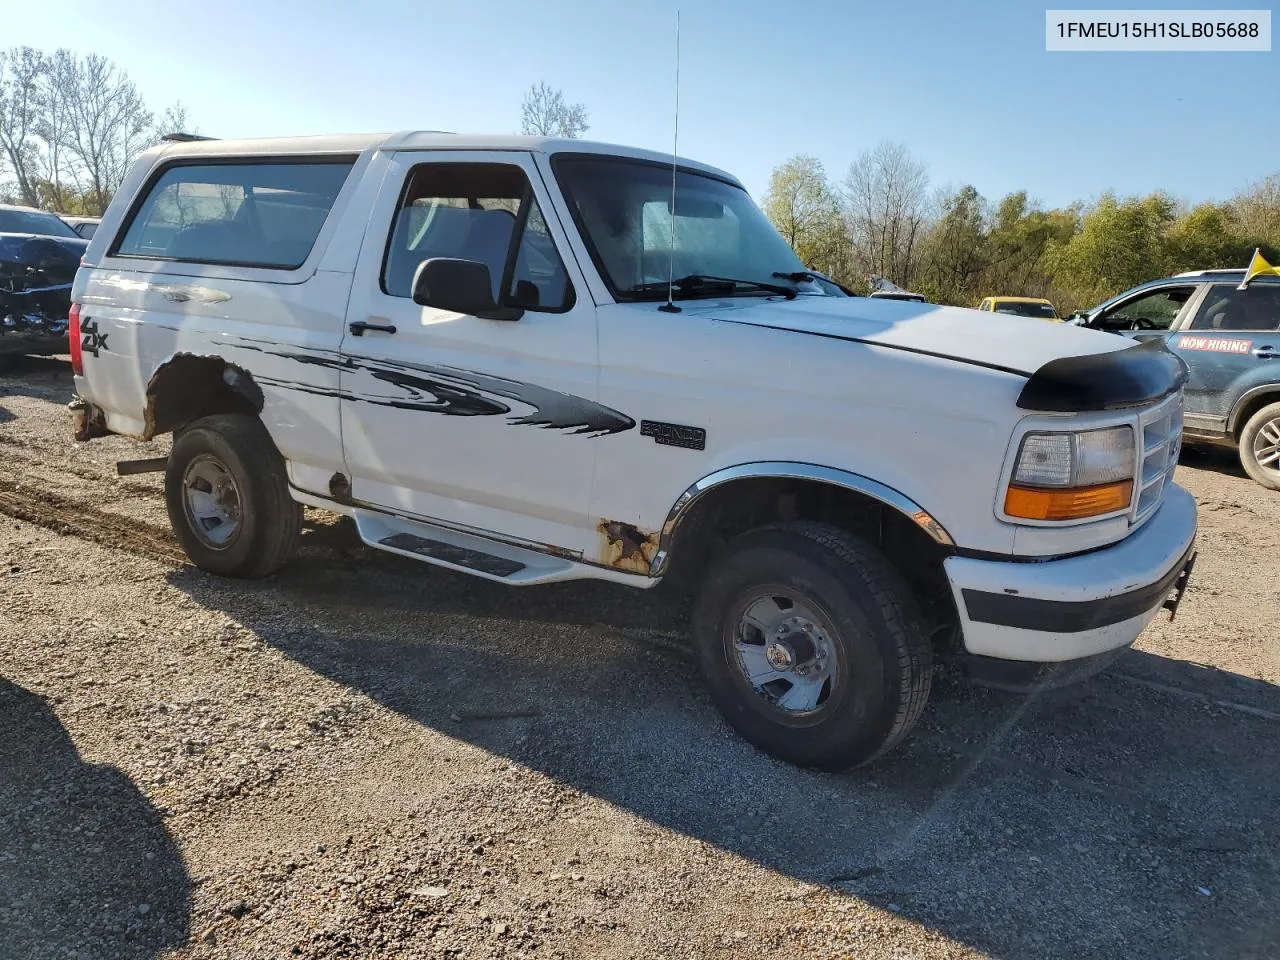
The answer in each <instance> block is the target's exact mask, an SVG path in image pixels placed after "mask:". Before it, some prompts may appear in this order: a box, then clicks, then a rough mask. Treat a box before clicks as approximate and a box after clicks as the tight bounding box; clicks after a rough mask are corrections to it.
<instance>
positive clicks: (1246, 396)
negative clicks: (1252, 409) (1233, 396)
mask: <svg viewBox="0 0 1280 960" xmlns="http://www.w3.org/2000/svg"><path fill="white" fill-rule="evenodd" d="M1268 394H1271V395H1273V396H1274V398H1275V399H1276V400H1280V383H1263V384H1259V385H1258V386H1256V387H1252V388H1250V389H1249V390H1246V391H1245V392H1244V393H1242V394H1241V395H1240V399H1239V400H1237V401H1236V402H1235V403H1233V404H1232V405H1231V412H1230V413H1229V414H1227V424H1226V429H1227V433H1228V434H1230V435H1231V436H1232V437H1234V436H1235V433H1236V428H1237V427H1239V426H1242V424H1241V423H1240V413H1241V411H1243V410H1244V408H1245V407H1246V406H1248V405H1249V403H1250V401H1252V400H1253V399H1254V398H1255V397H1265V396H1267V395H1268Z"/></svg>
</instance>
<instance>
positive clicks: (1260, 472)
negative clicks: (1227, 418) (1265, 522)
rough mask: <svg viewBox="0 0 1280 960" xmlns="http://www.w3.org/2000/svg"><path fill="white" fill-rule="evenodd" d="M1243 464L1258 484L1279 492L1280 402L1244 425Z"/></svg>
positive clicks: (1251, 418) (1242, 437) (1241, 461)
mask: <svg viewBox="0 0 1280 960" xmlns="http://www.w3.org/2000/svg"><path fill="white" fill-rule="evenodd" d="M1240 463H1241V464H1242V465H1243V466H1244V470H1245V473H1247V474H1249V476H1250V477H1252V478H1253V479H1254V480H1256V481H1257V482H1258V483H1260V484H1262V485H1263V486H1264V487H1266V488H1268V489H1270V490H1280V403H1270V404H1267V406H1265V407H1263V408H1262V409H1261V410H1259V411H1258V412H1257V413H1255V414H1254V415H1253V416H1252V417H1250V418H1249V421H1248V422H1247V423H1246V424H1245V425H1244V429H1243V430H1241V431H1240Z"/></svg>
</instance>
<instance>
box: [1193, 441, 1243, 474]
mask: <svg viewBox="0 0 1280 960" xmlns="http://www.w3.org/2000/svg"><path fill="white" fill-rule="evenodd" d="M1178 461H1179V463H1182V464H1183V465H1185V466H1188V467H1195V468H1196V469H1197V470H1212V471H1214V472H1215V473H1221V474H1223V475H1224V476H1228V477H1239V478H1240V479H1242V480H1249V475H1248V474H1247V473H1245V472H1244V467H1242V466H1241V465H1240V454H1239V453H1237V452H1236V451H1235V450H1231V449H1228V448H1226V447H1215V446H1213V445H1212V444H1196V445H1194V446H1193V445H1190V444H1188V445H1186V446H1184V447H1183V448H1182V453H1181V455H1180V456H1179V457H1178ZM1250 482H1252V481H1250Z"/></svg>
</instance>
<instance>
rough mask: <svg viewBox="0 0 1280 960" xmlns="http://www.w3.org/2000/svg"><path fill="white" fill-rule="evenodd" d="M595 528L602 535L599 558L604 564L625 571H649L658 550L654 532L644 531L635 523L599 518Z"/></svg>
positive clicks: (644, 572) (656, 536)
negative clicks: (602, 544)
mask: <svg viewBox="0 0 1280 960" xmlns="http://www.w3.org/2000/svg"><path fill="white" fill-rule="evenodd" d="M596 529H597V530H598V531H599V532H600V534H601V535H602V536H603V537H604V547H603V549H602V550H601V557H600V559H601V562H603V563H604V565H605V566H607V567H612V568H613V569H614V570H624V571H626V572H627V573H642V574H646V575H647V574H648V573H649V566H650V564H651V563H652V562H653V557H654V554H656V553H657V552H658V534H657V533H656V532H654V533H645V532H644V531H642V530H641V529H640V528H639V527H637V526H636V525H635V524H633V523H623V522H621V521H619V520H601V521H600V522H599V523H598V524H596Z"/></svg>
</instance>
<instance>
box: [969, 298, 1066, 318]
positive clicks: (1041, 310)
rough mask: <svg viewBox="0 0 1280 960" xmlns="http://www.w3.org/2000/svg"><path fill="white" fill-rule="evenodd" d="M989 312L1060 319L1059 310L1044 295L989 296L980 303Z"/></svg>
mask: <svg viewBox="0 0 1280 960" xmlns="http://www.w3.org/2000/svg"><path fill="white" fill-rule="evenodd" d="M978 309H979V310H982V311H985V312H987V313H1010V314H1013V315H1014V316H1015V317H1035V318H1036V319H1037V320H1059V319H1061V318H1060V317H1059V316H1058V311H1057V310H1056V309H1054V306H1053V304H1052V303H1051V302H1049V301H1048V300H1045V299H1044V298H1043V297H987V298H986V299H985V300H983V301H982V303H980V304H978Z"/></svg>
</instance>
